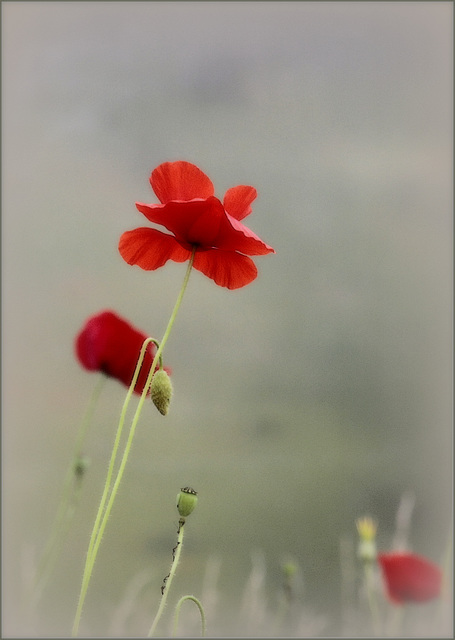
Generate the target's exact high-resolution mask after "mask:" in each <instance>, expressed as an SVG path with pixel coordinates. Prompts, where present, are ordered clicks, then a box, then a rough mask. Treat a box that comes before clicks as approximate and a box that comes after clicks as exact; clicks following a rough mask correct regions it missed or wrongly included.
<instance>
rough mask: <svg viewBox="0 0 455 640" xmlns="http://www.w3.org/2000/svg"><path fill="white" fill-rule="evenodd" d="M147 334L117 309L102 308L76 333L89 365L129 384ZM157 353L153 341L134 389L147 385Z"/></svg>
mask: <svg viewBox="0 0 455 640" xmlns="http://www.w3.org/2000/svg"><path fill="white" fill-rule="evenodd" d="M147 337H148V336H147V335H146V334H145V333H143V332H142V331H139V330H138V329H136V328H135V327H133V326H132V325H131V324H130V323H129V322H128V321H127V320H124V319H123V318H121V317H120V316H118V315H117V314H116V313H114V312H113V311H109V310H108V311H102V312H100V313H97V314H96V315H93V316H91V317H90V318H89V319H88V320H87V321H86V322H85V324H84V326H83V328H82V330H81V331H80V332H79V334H78V335H77V336H76V341H75V350H76V355H77V358H78V360H79V362H80V364H81V365H82V366H83V367H84V368H85V369H87V370H89V371H99V372H101V373H104V374H105V375H107V376H109V377H111V378H115V379H117V380H119V381H120V382H121V383H122V384H124V385H125V386H127V387H129V386H130V384H131V380H132V379H133V375H134V371H135V369H136V365H137V361H138V358H139V354H140V351H141V348H142V345H143V343H144V340H146V338H147ZM155 353H156V348H155V345H154V344H153V343H150V344H149V345H148V347H147V351H146V353H145V357H144V361H143V364H142V367H141V370H140V372H139V376H138V379H137V382H136V386H135V389H134V392H135V393H137V394H140V393H142V391H143V389H144V385H145V383H146V381H147V376H148V374H149V372H150V367H151V366H152V363H153V358H154V356H155Z"/></svg>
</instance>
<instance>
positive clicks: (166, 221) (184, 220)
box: [136, 196, 226, 248]
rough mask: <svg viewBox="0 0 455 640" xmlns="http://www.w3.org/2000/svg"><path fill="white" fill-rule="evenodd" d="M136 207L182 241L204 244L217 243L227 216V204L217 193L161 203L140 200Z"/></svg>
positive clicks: (151, 220)
mask: <svg viewBox="0 0 455 640" xmlns="http://www.w3.org/2000/svg"><path fill="white" fill-rule="evenodd" d="M136 207H137V209H138V211H140V212H141V213H143V214H144V215H145V217H146V218H147V219H148V220H150V222H154V223H155V224H161V225H163V227H166V229H167V230H168V231H170V232H171V233H174V234H175V236H176V238H177V240H178V241H179V242H182V243H183V244H187V245H189V246H192V245H198V246H200V247H204V248H211V247H213V246H214V242H215V240H216V238H217V236H218V235H219V231H220V225H221V223H222V221H223V218H226V213H225V211H224V208H223V205H222V204H221V202H220V201H219V200H218V198H215V196H210V197H209V198H206V199H205V200H200V199H197V200H191V201H190V202H175V201H172V202H168V203H167V204H157V205H153V204H142V203H141V202H136Z"/></svg>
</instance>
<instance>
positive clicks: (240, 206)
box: [223, 185, 258, 220]
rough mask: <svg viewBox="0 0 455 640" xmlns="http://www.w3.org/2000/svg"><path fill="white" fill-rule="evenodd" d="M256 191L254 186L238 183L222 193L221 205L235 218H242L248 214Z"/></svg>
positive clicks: (255, 196)
mask: <svg viewBox="0 0 455 640" xmlns="http://www.w3.org/2000/svg"><path fill="white" fill-rule="evenodd" d="M257 195H258V192H257V191H256V189H255V188H254V187H248V186H246V185H239V186H237V187H231V188H230V189H228V190H227V191H226V193H225V195H224V200H223V205H224V208H225V209H226V211H227V213H228V214H229V215H230V216H232V217H233V218H235V219H236V220H243V218H246V216H248V215H250V213H251V211H252V209H251V203H252V202H253V200H255V199H256V198H257Z"/></svg>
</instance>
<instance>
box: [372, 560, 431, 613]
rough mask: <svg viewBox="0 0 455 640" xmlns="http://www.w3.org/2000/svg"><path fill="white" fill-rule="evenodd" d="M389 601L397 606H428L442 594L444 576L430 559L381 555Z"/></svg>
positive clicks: (380, 561) (380, 562)
mask: <svg viewBox="0 0 455 640" xmlns="http://www.w3.org/2000/svg"><path fill="white" fill-rule="evenodd" d="M378 562H379V564H380V565H381V568H382V571H383V574H384V578H385V582H386V586H387V593H388V596H389V598H390V599H391V600H392V601H393V602H395V603H396V604H404V603H405V602H426V601H428V600H432V599H433V598H437V597H438V596H439V594H440V591H441V580H442V574H441V570H440V569H439V567H438V566H437V565H435V564H433V563H432V562H430V561H429V560H427V558H424V557H423V556H418V555H416V554H414V553H396V552H395V553H381V554H379V555H378Z"/></svg>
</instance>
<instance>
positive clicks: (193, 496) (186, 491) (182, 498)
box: [177, 487, 197, 518]
mask: <svg viewBox="0 0 455 640" xmlns="http://www.w3.org/2000/svg"><path fill="white" fill-rule="evenodd" d="M196 505H197V492H196V491H195V490H194V489H192V488H191V487H184V488H183V489H181V490H180V493H179V494H178V495H177V509H178V510H179V514H180V515H181V516H182V518H186V516H189V515H190V513H191V512H192V511H193V510H194V509H195V507H196Z"/></svg>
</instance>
